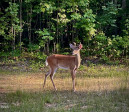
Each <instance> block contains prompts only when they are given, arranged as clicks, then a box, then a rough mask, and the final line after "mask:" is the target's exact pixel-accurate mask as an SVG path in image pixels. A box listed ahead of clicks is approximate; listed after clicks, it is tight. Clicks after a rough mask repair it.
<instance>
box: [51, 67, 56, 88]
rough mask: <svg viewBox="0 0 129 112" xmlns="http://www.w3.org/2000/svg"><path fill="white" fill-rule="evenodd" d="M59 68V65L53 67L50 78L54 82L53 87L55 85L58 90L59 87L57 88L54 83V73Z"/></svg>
mask: <svg viewBox="0 0 129 112" xmlns="http://www.w3.org/2000/svg"><path fill="white" fill-rule="evenodd" d="M57 69H58V67H54V68H52V69H51V74H50V79H51V81H52V84H53V87H54V89H55V90H57V89H56V86H55V84H54V81H53V78H54V74H55V73H56V71H57Z"/></svg>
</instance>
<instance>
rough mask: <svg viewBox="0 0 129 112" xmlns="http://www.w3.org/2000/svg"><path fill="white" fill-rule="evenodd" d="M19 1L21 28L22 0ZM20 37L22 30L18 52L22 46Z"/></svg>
mask: <svg viewBox="0 0 129 112" xmlns="http://www.w3.org/2000/svg"><path fill="white" fill-rule="evenodd" d="M19 2H20V27H21V29H22V0H19ZM21 38H22V32H20V53H21V48H22V44H21Z"/></svg>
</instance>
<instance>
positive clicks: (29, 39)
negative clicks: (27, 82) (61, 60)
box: [0, 0, 129, 61]
mask: <svg viewBox="0 0 129 112" xmlns="http://www.w3.org/2000/svg"><path fill="white" fill-rule="evenodd" d="M70 42H77V43H79V42H81V43H82V44H83V50H82V51H81V52H82V57H83V58H84V57H90V56H95V57H99V58H101V59H102V60H104V61H109V60H115V59H123V58H124V59H127V58H128V56H129V1H128V0H0V57H3V58H5V59H8V58H14V57H15V59H17V58H19V57H27V56H29V57H33V58H38V59H45V58H46V57H45V56H46V55H49V54H51V53H63V54H69V49H67V48H69V43H70Z"/></svg>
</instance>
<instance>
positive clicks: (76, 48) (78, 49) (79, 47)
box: [69, 42, 82, 55]
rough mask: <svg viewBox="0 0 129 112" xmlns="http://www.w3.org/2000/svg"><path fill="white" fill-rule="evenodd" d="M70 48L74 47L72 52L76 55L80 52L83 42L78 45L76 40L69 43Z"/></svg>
mask: <svg viewBox="0 0 129 112" xmlns="http://www.w3.org/2000/svg"><path fill="white" fill-rule="evenodd" d="M69 45H70V48H71V49H73V52H72V54H73V55H76V54H78V53H79V52H80V50H81V49H82V44H81V43H80V44H79V45H78V46H76V43H75V42H74V44H69Z"/></svg>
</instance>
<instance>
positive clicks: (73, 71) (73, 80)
mask: <svg viewBox="0 0 129 112" xmlns="http://www.w3.org/2000/svg"><path fill="white" fill-rule="evenodd" d="M71 76H72V82H73V91H74V92H75V76H76V70H72V71H71Z"/></svg>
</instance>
